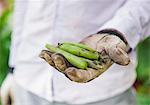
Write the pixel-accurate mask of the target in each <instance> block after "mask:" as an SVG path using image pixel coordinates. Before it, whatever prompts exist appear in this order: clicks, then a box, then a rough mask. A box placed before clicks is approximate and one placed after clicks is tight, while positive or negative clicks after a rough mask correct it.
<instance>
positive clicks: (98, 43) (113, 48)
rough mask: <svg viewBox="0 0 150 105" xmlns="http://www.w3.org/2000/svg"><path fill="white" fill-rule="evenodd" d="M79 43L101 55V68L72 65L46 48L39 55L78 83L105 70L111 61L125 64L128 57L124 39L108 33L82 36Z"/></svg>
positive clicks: (90, 78) (128, 60)
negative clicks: (83, 68) (84, 67)
mask: <svg viewBox="0 0 150 105" xmlns="http://www.w3.org/2000/svg"><path fill="white" fill-rule="evenodd" d="M80 43H82V44H85V45H87V46H89V47H91V48H93V49H94V50H96V51H98V52H99V53H100V55H101V60H102V61H101V62H102V63H101V68H99V69H98V70H97V69H93V68H87V70H82V69H78V68H76V67H73V66H72V65H71V64H70V63H69V62H68V61H67V60H66V59H65V57H64V56H63V55H61V54H58V53H52V52H50V51H48V50H43V51H42V52H41V54H40V57H41V58H43V59H45V61H47V62H48V63H49V64H50V65H51V66H53V67H55V68H56V69H57V70H59V71H60V72H62V73H64V74H65V75H66V77H68V78H69V79H70V80H72V81H75V82H80V83H85V82H89V81H91V80H93V79H95V78H96V77H98V76H99V75H100V74H102V73H103V72H104V71H106V70H107V69H108V68H109V67H110V66H111V65H112V64H113V62H115V63H117V64H120V65H127V64H129V62H130V59H129V57H128V55H127V53H126V52H127V50H128V47H127V44H126V41H123V40H121V39H120V38H119V37H118V36H116V35H112V34H110V33H102V32H100V33H98V34H95V35H90V36H88V37H86V38H84V39H83V40H82V41H81V42H80Z"/></svg>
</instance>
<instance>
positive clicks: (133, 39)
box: [100, 0, 150, 48]
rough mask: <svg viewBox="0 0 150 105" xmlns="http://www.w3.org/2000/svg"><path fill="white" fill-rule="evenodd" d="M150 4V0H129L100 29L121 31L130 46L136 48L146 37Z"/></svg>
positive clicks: (149, 17)
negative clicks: (145, 30) (145, 31)
mask: <svg viewBox="0 0 150 105" xmlns="http://www.w3.org/2000/svg"><path fill="white" fill-rule="evenodd" d="M149 6H150V0H128V1H127V2H125V4H124V5H123V6H122V7H121V8H120V9H119V10H118V11H117V12H116V14H115V15H114V17H113V18H112V19H111V20H109V21H108V22H106V24H104V25H103V26H102V27H101V28H100V30H104V29H109V28H111V29H116V30H118V31H120V32H121V33H122V34H123V35H124V37H125V38H126V40H127V41H128V44H129V46H130V47H131V48H135V47H136V45H137V44H138V42H139V41H140V40H141V39H142V38H144V37H146V36H145V35H144V28H145V27H147V26H148V24H149V21H150V7H149ZM146 35H148V34H146Z"/></svg>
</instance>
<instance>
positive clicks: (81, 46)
mask: <svg viewBox="0 0 150 105" xmlns="http://www.w3.org/2000/svg"><path fill="white" fill-rule="evenodd" d="M62 44H70V45H74V46H77V47H80V48H83V49H86V50H89V51H91V52H95V50H94V49H92V48H90V47H88V46H86V45H84V44H81V43H74V42H64V43H62Z"/></svg>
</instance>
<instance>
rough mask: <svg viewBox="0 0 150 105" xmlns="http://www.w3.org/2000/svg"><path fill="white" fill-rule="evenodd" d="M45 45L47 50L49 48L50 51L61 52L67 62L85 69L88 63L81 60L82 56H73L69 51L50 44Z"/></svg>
mask: <svg viewBox="0 0 150 105" xmlns="http://www.w3.org/2000/svg"><path fill="white" fill-rule="evenodd" d="M45 47H46V48H47V49H48V50H50V51H51V52H55V53H60V54H62V55H63V56H64V57H65V58H66V59H67V60H68V62H70V63H71V64H72V65H73V66H75V67H77V68H80V69H87V66H88V63H87V62H86V61H85V60H83V59H82V58H80V57H78V56H75V55H73V54H70V53H68V52H66V51H64V50H62V49H60V48H57V47H55V46H53V45H50V44H46V46H45Z"/></svg>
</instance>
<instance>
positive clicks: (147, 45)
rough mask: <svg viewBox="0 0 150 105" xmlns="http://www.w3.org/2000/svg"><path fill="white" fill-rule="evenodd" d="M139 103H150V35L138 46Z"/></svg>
mask: <svg viewBox="0 0 150 105" xmlns="http://www.w3.org/2000/svg"><path fill="white" fill-rule="evenodd" d="M137 58H138V65H137V68H136V70H137V87H136V89H137V104H138V105H150V37H148V38H147V39H146V40H144V41H142V42H140V43H139V44H138V46H137Z"/></svg>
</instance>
